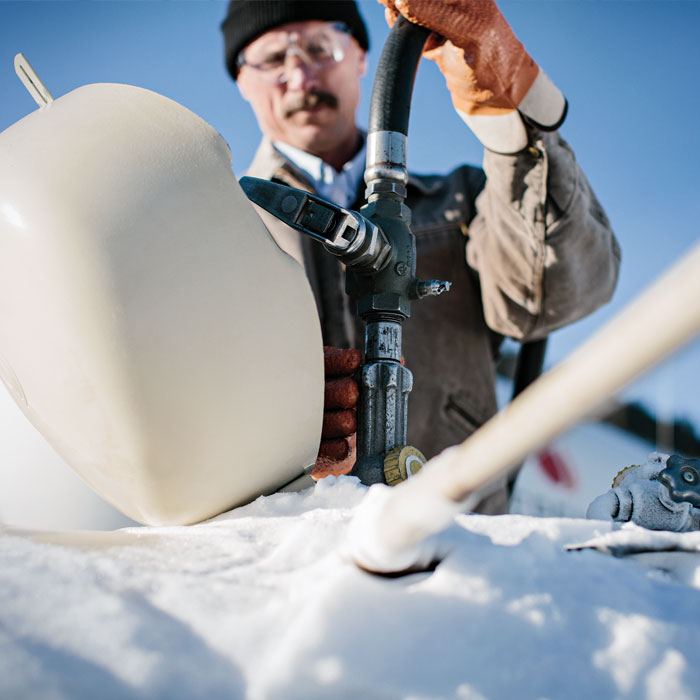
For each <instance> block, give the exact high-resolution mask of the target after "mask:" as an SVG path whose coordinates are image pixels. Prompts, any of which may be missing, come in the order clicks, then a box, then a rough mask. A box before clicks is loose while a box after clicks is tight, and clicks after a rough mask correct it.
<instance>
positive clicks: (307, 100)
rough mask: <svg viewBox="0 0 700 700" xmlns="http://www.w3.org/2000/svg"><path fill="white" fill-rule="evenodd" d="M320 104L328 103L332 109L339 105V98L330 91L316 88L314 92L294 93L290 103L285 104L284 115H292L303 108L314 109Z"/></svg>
mask: <svg viewBox="0 0 700 700" xmlns="http://www.w3.org/2000/svg"><path fill="white" fill-rule="evenodd" d="M319 105H326V106H327V107H330V108H331V109H336V108H337V107H338V98H337V97H336V96H335V95H334V94H333V93H330V92H324V91H322V90H315V91H314V92H305V93H303V94H301V95H292V96H290V98H289V101H288V103H287V104H286V105H285V106H284V116H285V117H291V116H292V114H294V113H295V112H298V111H300V110H302V109H313V108H314V107H318V106H319Z"/></svg>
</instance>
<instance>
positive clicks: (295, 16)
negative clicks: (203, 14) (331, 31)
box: [221, 0, 369, 80]
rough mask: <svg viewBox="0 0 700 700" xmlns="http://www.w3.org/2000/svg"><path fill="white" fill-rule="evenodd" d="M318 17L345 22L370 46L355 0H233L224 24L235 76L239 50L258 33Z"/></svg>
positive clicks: (226, 47)
mask: <svg viewBox="0 0 700 700" xmlns="http://www.w3.org/2000/svg"><path fill="white" fill-rule="evenodd" d="M310 19H318V20H322V21H327V22H343V23H345V24H346V25H347V26H348V28H349V29H350V32H351V34H352V35H353V36H354V37H355V39H357V43H358V44H359V45H360V46H361V47H362V48H363V49H365V51H366V50H367V49H368V48H369V38H368V36H367V29H366V28H365V23H364V22H363V21H362V17H361V16H360V12H359V10H358V9H357V5H356V4H355V2H354V1H353V0H231V2H230V3H229V6H228V15H227V16H226V19H225V20H224V21H223V22H222V24H221V30H222V31H223V33H224V56H225V59H226V67H227V68H228V72H229V73H230V74H231V77H232V78H233V79H234V80H235V79H236V76H237V75H238V65H237V63H236V61H237V59H238V54H239V53H240V52H241V51H242V50H243V49H244V48H245V47H246V46H247V45H248V44H249V43H250V42H251V41H253V39H255V38H256V37H258V36H260V35H261V34H264V33H265V32H266V31H268V30H269V29H274V28H275V27H279V26H280V25H282V24H288V23H289V22H304V21H306V20H310Z"/></svg>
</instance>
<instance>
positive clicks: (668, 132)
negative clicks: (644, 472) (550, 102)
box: [0, 0, 700, 425]
mask: <svg viewBox="0 0 700 700" xmlns="http://www.w3.org/2000/svg"><path fill="white" fill-rule="evenodd" d="M360 7H361V10H362V12H363V14H364V16H365V19H366V21H367V24H368V28H369V31H370V37H371V41H372V45H373V47H372V50H371V52H370V59H371V60H370V66H371V70H370V77H368V78H366V79H365V82H364V87H363V92H364V97H363V102H362V105H361V107H360V110H359V117H358V118H359V122H360V123H361V124H365V123H366V120H367V113H368V96H369V93H370V91H371V75H372V74H373V69H374V66H375V65H376V60H377V58H378V55H379V52H380V48H381V45H382V44H383V41H384V38H385V37H386V33H387V28H386V24H385V22H384V18H383V8H382V7H380V6H379V4H378V3H376V2H375V1H374V0H361V2H360ZM500 7H501V9H502V10H503V12H504V14H505V16H506V17H507V18H508V20H509V21H510V23H511V25H512V26H513V27H514V29H515V31H516V33H517V35H518V36H519V38H520V39H521V40H522V41H523V42H524V44H525V45H526V47H527V48H528V50H529V51H530V53H531V54H532V55H533V57H534V58H535V59H536V60H537V61H538V62H539V63H540V65H541V66H542V67H543V68H544V69H545V71H546V72H547V73H548V74H549V75H550V76H551V77H552V78H553V79H554V81H555V82H556V83H557V84H558V85H559V87H560V88H561V89H562V91H563V92H564V93H565V95H566V97H567V98H568V100H569V104H570V109H569V115H568V117H567V120H566V122H565V124H564V126H563V127H562V130H561V131H562V134H563V135H564V137H565V138H566V139H567V140H568V141H569V142H570V143H571V144H572V146H573V147H574V150H575V151H576V154H577V157H578V159H579V161H580V162H581V163H582V165H583V167H584V170H585V172H586V174H587V175H588V177H589V180H590V181H591V183H592V184H593V187H594V189H595V190H596V192H597V194H598V196H599V198H600V199H601V201H602V202H603V205H604V206H605V208H606V210H607V212H608V215H609V216H610V218H611V220H612V222H613V227H614V229H615V231H616V233H617V235H618V238H619V240H620V243H621V245H622V250H623V266H622V273H621V279H620V284H619V286H618V289H617V292H616V294H615V297H614V299H613V301H612V302H611V304H609V305H608V306H606V307H605V308H604V309H602V310H601V311H599V312H597V313H596V314H594V315H593V316H592V317H590V318H589V319H586V320H585V321H582V322H580V323H577V324H575V325H574V326H572V327H570V328H567V329H565V330H562V331H559V332H557V333H556V334H554V336H553V337H552V339H551V341H550V349H549V356H548V362H549V363H550V364H551V363H553V362H556V361H559V360H560V359H562V358H563V357H564V356H565V355H566V354H568V353H569V352H570V351H571V350H572V349H573V348H574V347H576V346H577V345H579V344H580V343H581V342H582V341H583V340H584V339H585V338H586V337H587V336H589V335H590V334H591V333H592V332H593V331H594V330H595V329H596V328H597V327H598V326H600V324H601V323H602V322H604V321H605V320H607V319H608V318H610V317H611V316H612V315H614V313H615V312H616V311H618V310H619V309H621V308H622V307H623V306H624V305H625V304H626V303H627V302H628V301H629V300H630V299H632V298H633V297H634V296H635V295H636V294H637V293H638V292H639V291H640V290H641V289H642V288H644V287H645V286H646V285H647V284H648V283H649V282H650V281H651V280H652V279H654V278H655V277H656V276H657V275H658V273H659V272H660V271H661V270H663V269H664V268H666V267H667V266H668V265H669V264H671V263H672V262H673V261H674V260H676V259H677V258H678V257H679V256H680V255H682V253H683V252H684V251H686V250H688V249H689V247H690V246H691V245H692V244H693V243H694V242H695V241H696V240H697V239H698V233H700V223H699V222H700V195H699V193H698V189H699V188H698V185H699V184H700V178H699V177H698V174H697V169H698V165H699V163H700V121H699V120H698V115H699V113H700V78H699V73H700V42H699V41H698V31H699V30H700V2H683V1H672V0H668V1H665V2H647V1H642V0H628V1H626V2H616V1H607V0H605V1H604V0H588V1H586V2H583V1H578V0H569V1H567V0H549V1H546V2H545V1H540V0H518V1H516V0H510V1H506V0H503V1H502V2H501V3H500ZM225 13H226V3H225V2H219V1H218V0H160V1H158V2H151V1H150V0H129V1H118V2H112V1H111V0H106V1H88V0H79V1H78V0H54V1H50V2H35V1H30V0H26V1H23V2H13V1H7V0H4V1H2V0H0V130H2V129H5V128H7V127H8V126H10V125H11V124H12V123H14V122H15V121H17V120H18V119H20V118H22V117H23V116H25V115H26V114H27V113H29V112H30V111H32V110H33V109H35V107H36V106H35V103H34V102H33V100H32V99H31V97H30V96H29V94H28V93H27V92H26V91H25V89H24V87H23V86H22V85H21V83H20V82H19V80H18V79H17V78H16V76H15V74H14V69H13V58H14V55H15V54H16V53H18V52H22V53H24V54H25V55H26V56H27V58H28V59H29V61H30V62H31V63H32V65H33V66H34V68H35V69H36V71H37V72H38V73H39V75H40V76H41V77H42V79H43V80H44V82H45V83H46V85H47V86H48V88H49V90H51V92H52V93H53V95H54V97H60V96H61V95H63V94H65V93H67V92H69V91H70V90H73V89H75V88H77V87H79V86H81V85H84V84H87V83H95V82H117V83H128V84H132V85H138V86H141V87H145V88H148V89H151V90H154V91H156V92H159V93H161V94H163V95H166V96H167V97H170V98H171V99H174V100H177V101H178V102H180V103H182V104H183V105H185V106H186V107H188V108H189V109H191V110H192V111H194V112H196V113H197V114H199V115H200V116H201V117H203V118H204V119H205V120H207V121H208V122H209V123H210V124H212V125H213V126H214V127H215V128H216V129H217V130H218V131H219V132H220V133H221V134H222V135H223V136H224V138H225V139H226V141H227V142H228V143H229V145H230V147H231V151H232V154H233V167H234V171H235V172H236V173H237V174H239V175H240V174H242V173H243V172H244V171H245V168H246V166H247V164H248V162H249V161H250V159H251V157H252V154H253V152H254V150H255V147H256V145H257V141H258V131H257V127H256V125H255V121H254V119H253V117H252V114H251V112H250V110H249V108H248V106H247V104H246V103H245V102H244V101H243V100H242V99H241V98H240V97H239V96H238V93H237V91H236V89H235V86H234V85H233V83H232V82H231V80H230V78H229V77H228V75H227V74H226V72H225V70H224V67H223V59H222V55H221V37H220V32H219V24H220V22H221V20H222V19H223V17H224V16H225ZM481 157H482V149H481V146H480V144H479V143H478V141H476V139H475V138H474V137H473V136H472V135H471V133H470V132H469V131H468V130H467V128H466V127H465V126H464V125H463V123H462V122H461V121H460V120H459V119H458V118H457V117H456V116H455V114H454V112H453V111H452V107H451V103H450V100H449V96H448V94H447V91H446V89H445V87H444V83H443V80H442V77H441V76H440V74H439V72H438V71H437V69H436V68H435V67H434V66H433V65H432V64H430V63H429V62H424V63H423V64H422V65H421V67H420V70H419V73H418V78H417V82H416V88H415V92H414V101H413V108H412V117H411V128H410V133H409V151H408V161H409V167H410V168H411V169H413V170H415V171H418V172H430V171H433V172H440V171H444V170H447V169H449V168H450V167H453V166H456V165H458V164H460V163H462V162H468V163H479V162H480V161H481ZM679 303H690V300H679ZM693 303H695V300H693ZM662 331H663V329H660V328H649V329H647V333H650V334H651V333H658V332H662ZM627 342H628V343H630V344H633V343H638V342H644V337H639V338H629V339H627ZM620 353H621V354H623V355H624V347H621V348H620ZM699 361H700V342H698V341H695V342H694V343H693V344H692V345H691V346H689V347H688V348H687V349H686V350H685V351H683V352H681V353H680V354H678V355H676V356H675V357H674V359H673V360H672V361H670V362H667V363H665V364H664V365H662V366H661V367H660V368H659V369H658V370H656V371H655V372H653V373H651V374H649V375H647V377H646V378H645V379H643V380H641V381H640V382H637V383H636V384H635V385H634V386H632V387H630V388H629V389H628V390H627V392H626V395H627V396H629V397H632V398H638V397H641V398H643V399H644V401H645V402H646V403H648V404H650V405H656V406H657V407H658V408H659V409H660V410H661V411H662V412H663V413H664V414H666V415H668V414H669V413H671V412H673V413H675V414H676V415H678V416H688V417H691V418H692V419H693V420H694V421H695V422H696V423H697V424H698V425H700V405H699V404H698V402H697V400H696V396H698V391H697V388H698V386H699V384H700V382H698V381H697V378H696V377H697V375H698V364H699Z"/></svg>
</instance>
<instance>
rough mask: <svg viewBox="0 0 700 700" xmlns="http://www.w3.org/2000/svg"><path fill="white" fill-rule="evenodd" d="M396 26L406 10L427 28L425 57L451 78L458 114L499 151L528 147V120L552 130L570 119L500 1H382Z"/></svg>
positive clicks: (487, 143)
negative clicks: (501, 7)
mask: <svg viewBox="0 0 700 700" xmlns="http://www.w3.org/2000/svg"><path fill="white" fill-rule="evenodd" d="M379 2H380V3H382V4H383V5H386V7H387V21H388V22H389V24H393V22H394V21H395V20H396V17H398V14H399V13H401V14H402V15H403V16H404V17H406V19H408V20H409V21H411V22H413V23H414V24H418V25H420V26H422V27H427V28H428V29H430V30H432V32H433V34H432V35H431V36H430V37H429V38H428V41H427V43H426V45H425V49H424V51H423V55H424V56H425V57H426V58H429V59H431V60H433V61H435V62H436V63H437V64H438V66H439V68H440V70H441V71H442V74H443V75H444V76H445V80H446V81H447V87H448V88H449V90H450V93H451V95H452V103H453V104H454V106H455V109H456V110H457V112H458V114H459V116H460V117H462V119H463V120H464V121H465V122H466V124H467V126H469V128H470V129H471V130H472V131H473V132H474V134H475V135H476V137H477V138H478V139H479V140H480V141H481V143H483V144H484V146H486V148H488V149H489V150H492V151H496V152H497V153H517V152H518V151H521V150H522V149H523V148H525V147H526V146H527V145H528V139H527V131H526V130H525V124H524V123H523V119H522V118H521V115H522V117H524V118H525V119H526V121H527V122H529V123H531V124H533V125H534V126H536V127H538V128H540V129H543V130H545V131H549V130H553V129H556V128H557V127H558V126H559V125H560V124H561V123H562V122H563V121H564V117H565V116H566V100H565V99H564V96H563V95H562V94H561V92H560V91H559V90H558V88H557V87H556V86H555V85H554V83H553V82H552V81H551V80H550V79H549V78H548V77H547V76H546V75H545V73H544V72H543V71H542V70H541V69H540V67H539V66H538V65H537V64H536V63H535V62H534V61H533V60H532V58H531V57H530V55H529V54H528V52H527V51H526V50H525V47H524V46H523V45H522V44H521V43H520V41H518V39H517V37H516V36H515V34H513V30H512V29H511V28H510V25H509V24H508V22H507V21H506V20H505V18H504V17H503V15H502V14H501V11H500V10H499V9H498V7H497V5H496V3H495V2H494V1H493V0H379Z"/></svg>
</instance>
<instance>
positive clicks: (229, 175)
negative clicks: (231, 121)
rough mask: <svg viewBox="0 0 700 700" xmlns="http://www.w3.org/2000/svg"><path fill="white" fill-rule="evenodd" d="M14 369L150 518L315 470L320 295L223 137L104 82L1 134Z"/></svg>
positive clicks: (202, 511)
mask: <svg viewBox="0 0 700 700" xmlns="http://www.w3.org/2000/svg"><path fill="white" fill-rule="evenodd" d="M49 97H50V96H49ZM0 376H1V377H2V379H3V381H4V383H5V385H6V386H7V388H8V389H9V391H10V393H11V394H12V396H13V397H14V399H15V401H16V402H17V404H18V405H19V406H20V407H21V409H22V410H23V412H24V413H25V414H26V415H27V416H28V418H29V419H30V421H31V422H32V423H33V424H34V425H35V426H36V427H37V428H38V429H39V430H40V431H41V433H42V434H43V435H44V437H46V438H47V439H48V441H49V442H50V443H51V444H52V445H53V446H54V448H55V449H56V450H57V451H58V452H59V454H60V455H61V456H62V457H63V458H64V459H65V460H66V461H67V462H68V463H69V464H70V465H71V466H72V467H73V468H74V469H75V470H76V471H77V472H78V473H79V474H80V475H81V476H82V477H83V479H84V480H85V481H87V482H88V483H89V484H90V485H91V486H92V487H93V488H94V489H95V490H96V491H97V492H98V493H99V494H100V495H101V496H102V497H103V498H105V499H106V500H107V501H109V502H111V503H112V504H114V505H115V506H116V507H118V508H119V509H120V510H122V511H123V512H124V513H126V514H127V515H128V516H130V517H131V518H133V519H135V520H138V521H140V522H143V523H149V524H170V523H192V522H195V521H200V520H203V519H205V518H207V517H210V516H213V515H215V514H217V513H220V512H222V511H225V510H227V509H229V508H231V507H233V506H236V505H239V504H241V503H244V502H246V501H249V500H251V499H253V498H255V497H256V496H258V495H260V494H263V493H270V492H273V491H275V490H277V489H279V488H280V487H283V486H284V485H285V484H288V483H289V482H293V481H294V480H296V479H297V478H299V477H301V476H303V474H304V472H305V471H307V470H310V469H311V467H312V466H313V464H314V460H315V457H316V452H317V450H318V444H319V439H320V434H321V422H322V410H323V381H324V377H323V350H322V340H321V333H320V328H319V322H318V317H317V312H316V308H315V303H314V300H313V296H312V293H311V291H310V288H309V286H308V283H307V281H306V277H305V275H304V273H303V271H302V270H301V268H300V267H299V265H298V264H297V263H296V262H295V261H294V260H293V259H292V258H291V257H289V256H288V255H286V254H285V253H283V252H282V251H281V250H280V249H279V248H278V247H277V245H276V244H275V242H274V241H273V239H272V237H271V236H269V235H267V231H266V229H265V227H264V225H263V223H262V222H261V220H260V218H259V216H258V215H257V214H256V212H255V211H254V209H253V207H252V205H251V204H250V203H249V201H248V200H247V199H246V197H245V195H244V194H243V192H242V191H241V189H240V187H239V185H238V182H237V180H236V178H235V176H234V174H233V172H232V171H231V156H230V152H229V149H228V146H227V144H226V143H225V141H224V140H223V138H222V137H221V136H220V135H219V134H218V133H217V132H216V131H215V130H214V129H213V128H212V127H211V126H209V125H208V124H207V123H206V122H204V121H203V120H202V119H200V118H199V117H197V116H196V115H195V114H193V113H192V112H190V111H189V110H187V109H185V108H184V107H182V106H181V105H179V104H177V103H175V102H173V101H171V100H169V99H167V98H165V97H163V96H161V95H158V94H155V93H153V92H150V91H148V90H144V89H141V88H136V87H131V86H127V85H113V84H96V85H88V86H85V87H81V88H78V89H77V90H74V91H73V92H70V93H68V94H67V95H65V96H63V97H60V98H58V99H56V100H54V101H52V100H51V99H48V100H47V104H46V105H45V106H43V107H41V108H40V109H38V110H36V111H35V112H33V113H31V114H29V115H28V116H27V117H25V118H24V119H22V120H20V121H19V122H17V123H16V124H14V125H13V126H11V127H10V128H9V129H7V130H6V131H4V132H3V133H2V134H0Z"/></svg>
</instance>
